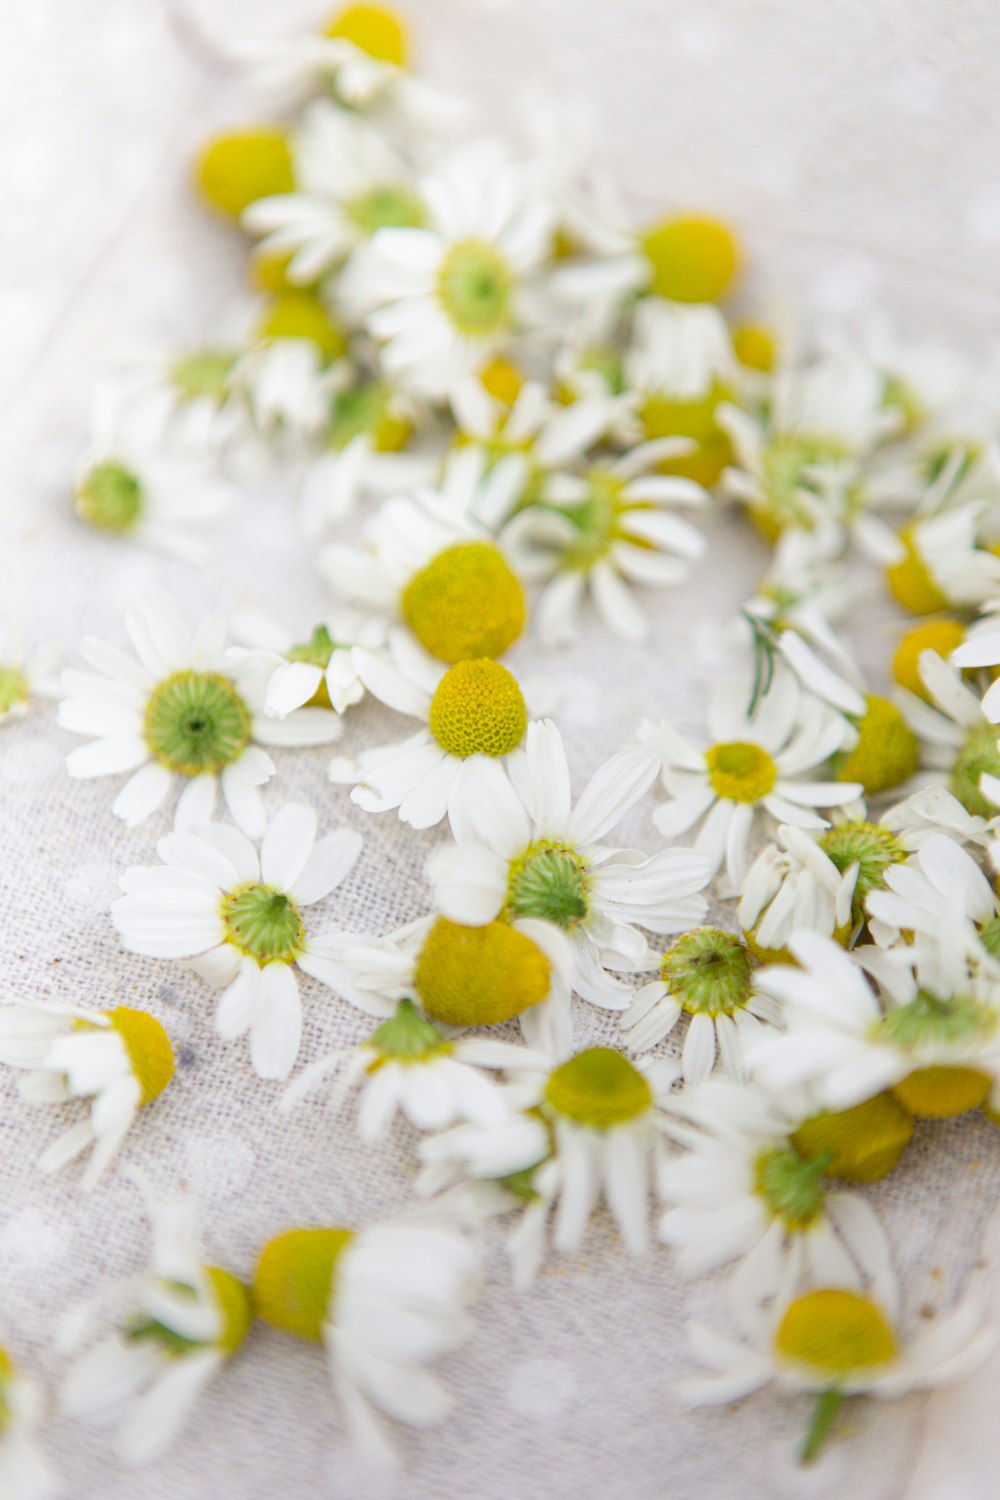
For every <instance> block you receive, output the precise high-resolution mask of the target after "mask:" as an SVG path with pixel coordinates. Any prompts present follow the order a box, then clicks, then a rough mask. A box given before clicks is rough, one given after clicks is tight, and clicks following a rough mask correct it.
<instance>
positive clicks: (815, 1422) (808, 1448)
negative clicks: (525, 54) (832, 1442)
mask: <svg viewBox="0 0 1000 1500" xmlns="http://www.w3.org/2000/svg"><path fill="white" fill-rule="evenodd" d="M843 1399H844V1393H843V1391H838V1390H835V1389H832V1388H831V1389H830V1390H828V1391H821V1392H820V1394H819V1396H818V1397H817V1399H816V1409H815V1411H814V1412H813V1416H812V1421H811V1422H810V1423H809V1431H808V1432H807V1433H806V1440H805V1442H804V1443H803V1444H802V1452H801V1453H800V1455H799V1458H800V1461H801V1462H802V1463H804V1464H811V1463H814V1462H815V1460H816V1459H817V1458H819V1455H820V1450H821V1449H822V1447H823V1444H824V1443H825V1442H826V1440H827V1438H828V1437H829V1436H830V1429H831V1427H832V1426H833V1424H834V1421H835V1420H836V1417H837V1413H838V1411H839V1410H840V1406H841V1403H842V1401H843Z"/></svg>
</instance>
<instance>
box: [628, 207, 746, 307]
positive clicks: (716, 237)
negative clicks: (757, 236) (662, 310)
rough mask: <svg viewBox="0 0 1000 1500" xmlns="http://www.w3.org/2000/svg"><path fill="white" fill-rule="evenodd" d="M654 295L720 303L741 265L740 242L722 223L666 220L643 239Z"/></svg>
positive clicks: (711, 220) (675, 300)
mask: <svg viewBox="0 0 1000 1500" xmlns="http://www.w3.org/2000/svg"><path fill="white" fill-rule="evenodd" d="M641 247H642V250H643V253H644V254H645V256H646V259H647V260H648V261H649V263H650V266H651V267H652V270H653V291H654V292H656V293H657V295H658V296H660V297H666V298H667V299H668V301H670V302H718V301H719V299H720V298H721V297H723V296H724V295H725V293H726V291H727V290H728V288H729V284H730V282H731V281H732V279H733V277H734V276H735V275H736V272H737V269H738V267H739V264H740V259H741V256H740V246H739V241H738V240H737V239H736V236H735V235H734V234H733V232H732V230H731V229H729V228H728V226H727V225H725V224H723V223H722V222H721V221H720V220H718V219H704V218H683V219H665V220H663V221H662V222H661V223H659V224H654V225H653V226H652V227H651V228H650V229H647V230H646V233H645V234H644V235H643V236H642V240H641Z"/></svg>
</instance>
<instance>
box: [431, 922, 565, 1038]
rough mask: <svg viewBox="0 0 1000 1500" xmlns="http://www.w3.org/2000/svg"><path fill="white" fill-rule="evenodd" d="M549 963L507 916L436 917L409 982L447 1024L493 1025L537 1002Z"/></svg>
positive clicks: (544, 990) (544, 987) (545, 991)
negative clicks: (470, 921) (482, 920)
mask: <svg viewBox="0 0 1000 1500" xmlns="http://www.w3.org/2000/svg"><path fill="white" fill-rule="evenodd" d="M551 973H552V965H551V963H550V962H549V960H548V958H547V957H546V955H545V954H544V953H543V952H542V950H541V948H539V947H538V945H537V944H536V943H533V942H532V941H531V939H530V938H529V937H526V936H525V935H524V933H523V932H517V931H515V929H514V928H513V927H508V925H507V924H506V922H488V923H487V924H486V926H485V927H460V926H459V925H458V923H457V922H449V921H448V919H447V917H438V919H437V921H436V922H435V923H434V926H433V927H432V928H431V930H430V932H429V933H428V934H427V938H426V940H425V942H424V946H423V947H422V948H421V950H420V957H419V958H418V959H417V964H416V969H415V971H414V976H413V985H414V989H415V990H416V992H417V994H418V996H419V997H420V1003H421V1005H422V1006H423V1008H424V1010H425V1011H426V1012H427V1014H428V1015H429V1016H433V1017H434V1019H435V1020H436V1021H442V1022H444V1024H445V1025H446V1026H495V1025H497V1024H498V1023H499V1022H500V1021H509V1020H510V1019H511V1017H512V1016H519V1015H520V1014H521V1012H522V1011H525V1010H527V1009H528V1008H529V1007H530V1006H532V1005H538V1004H539V1003H540V1002H541V1001H542V1000H544V999H545V997H546V995H547V994H548V992H549V982H550V977H551Z"/></svg>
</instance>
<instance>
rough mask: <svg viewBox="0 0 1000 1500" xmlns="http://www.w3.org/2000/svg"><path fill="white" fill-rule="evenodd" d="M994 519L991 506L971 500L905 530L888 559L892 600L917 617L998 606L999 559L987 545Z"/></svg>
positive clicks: (905, 527) (888, 577)
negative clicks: (941, 612) (985, 537)
mask: <svg viewBox="0 0 1000 1500" xmlns="http://www.w3.org/2000/svg"><path fill="white" fill-rule="evenodd" d="M994 515H995V508H994V506H993V505H992V504H991V503H990V502H989V501H986V500H982V499H976V500H967V501H963V502H962V503H961V504H958V505H952V506H948V507H946V508H945V509H944V510H941V511H938V512H937V513H936V514H931V515H925V516H920V517H918V518H917V519H916V520H915V521H913V522H912V523H910V524H909V525H907V526H904V527H903V529H902V530H901V531H900V533H899V535H898V537H896V538H894V539H893V548H892V550H891V551H889V552H887V554H886V556H885V559H884V561H885V562H886V564H887V567H886V580H887V582H888V584H889V589H890V592H891V593H892V595H893V597H894V598H895V599H897V600H898V602H899V603H900V604H902V605H903V607H904V608H905V609H909V610H911V611H912V612H913V613H914V614H917V615H927V614H936V613H939V612H940V611H941V610H946V609H949V608H961V609H971V608H974V607H976V606H978V605H982V604H986V603H988V602H989V601H991V600H995V599H996V597H997V594H998V591H1000V557H998V556H997V555H996V553H995V552H994V551H992V549H990V548H988V547H987V546H986V545H985V542H984V541H983V540H982V537H983V533H986V535H989V534H990V533H989V530H988V525H987V523H988V522H989V520H991V519H992V518H993V516H994Z"/></svg>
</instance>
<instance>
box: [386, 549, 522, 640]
mask: <svg viewBox="0 0 1000 1500" xmlns="http://www.w3.org/2000/svg"><path fill="white" fill-rule="evenodd" d="M400 607H401V609H402V612H403V619H404V620H405V621H406V623H407V625H409V627H410V629H411V630H412V631H413V634H414V635H415V636H416V638H417V640H418V641H419V642H420V644H421V645H422V646H423V647H424V650H425V651H429V652H430V654H431V655H432V656H436V657H437V658H438V660H439V661H447V662H456V661H469V660H471V658H473V657H476V656H502V655H503V653H504V652H505V651H506V650H507V647H508V646H510V645H512V644H513V643H514V641H516V640H517V638H518V636H519V635H520V634H521V632H522V630H523V629H524V621H525V616H526V614H527V605H526V603H525V598H524V589H523V588H522V587H521V582H520V580H519V579H518V578H517V577H516V576H515V574H514V573H512V572H511V570H510V568H509V567H508V565H507V563H506V561H505V559H504V556H503V553H502V552H501V551H500V549H499V548H498V547H496V546H494V544H493V543H492V542H458V543H456V545H455V546H453V547H446V548H445V550H444V551H443V552H439V553H438V554H437V556H436V557H435V558H433V559H432V560H431V561H430V562H429V563H428V564H427V566H426V567H423V568H421V569H420V571H419V572H418V573H414V575H413V577H412V578H411V579H410V581H409V583H408V584H407V585H406V588H405V589H404V590H403V594H402V597H401V599H400Z"/></svg>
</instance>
